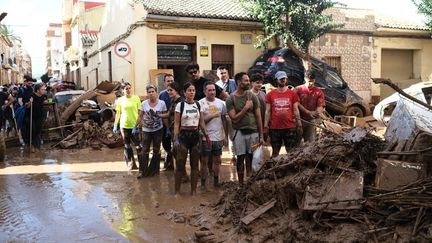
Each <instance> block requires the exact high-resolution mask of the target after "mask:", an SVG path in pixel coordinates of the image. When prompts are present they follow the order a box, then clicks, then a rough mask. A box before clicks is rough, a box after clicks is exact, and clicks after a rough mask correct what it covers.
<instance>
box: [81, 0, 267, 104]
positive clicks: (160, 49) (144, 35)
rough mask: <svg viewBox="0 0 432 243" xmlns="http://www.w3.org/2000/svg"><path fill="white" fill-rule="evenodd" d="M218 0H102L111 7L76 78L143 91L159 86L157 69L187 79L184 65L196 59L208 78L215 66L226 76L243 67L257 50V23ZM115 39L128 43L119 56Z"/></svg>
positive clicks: (257, 52)
mask: <svg viewBox="0 0 432 243" xmlns="http://www.w3.org/2000/svg"><path fill="white" fill-rule="evenodd" d="M149 2H150V3H149ZM224 2H225V1H222V3H221V2H218V3H216V2H210V1H209V2H208V4H207V5H206V4H204V5H203V4H201V5H199V4H197V1H195V0H194V1H190V2H189V3H186V5H184V6H180V5H179V3H177V2H175V1H172V0H167V1H163V2H157V1H153V3H152V1H139V0H137V1H134V3H133V4H127V3H123V2H118V1H109V2H107V10H112V11H113V12H110V13H107V14H106V19H105V20H104V22H103V24H102V28H101V32H100V35H99V39H98V41H97V42H96V43H95V44H94V45H93V46H92V50H91V51H89V52H88V66H87V67H86V68H83V70H82V79H88V80H89V85H88V86H89V87H87V88H92V87H95V86H96V85H97V84H98V83H99V82H101V81H104V80H108V81H121V80H124V81H129V82H131V83H132V85H134V87H135V93H136V94H138V95H140V96H145V86H146V85H147V84H150V83H151V84H156V85H158V86H159V87H160V89H162V88H163V85H162V80H161V76H160V74H164V73H173V74H174V75H175V78H176V80H177V81H180V82H185V81H187V76H186V73H185V71H184V68H185V67H186V65H187V64H190V63H198V64H199V65H200V69H201V73H202V75H204V76H206V77H209V78H214V77H215V76H214V75H213V71H214V70H215V69H216V68H217V67H218V66H219V65H223V66H226V67H227V68H228V70H229V71H230V73H231V75H233V74H234V73H236V72H240V71H247V69H248V68H249V67H250V66H251V65H252V63H253V61H254V60H255V58H256V57H258V56H259V55H260V54H261V52H262V50H260V49H255V48H254V40H255V39H256V37H257V36H258V35H260V34H261V33H262V32H261V30H262V26H261V24H260V23H258V22H255V21H253V20H252V19H250V17H249V16H250V15H249V14H248V13H246V12H244V11H245V10H244V9H243V8H241V6H240V5H236V4H234V5H233V6H232V8H231V10H230V11H226V9H227V8H226V4H224ZM229 2H230V3H233V2H234V3H235V2H236V1H229ZM238 4H239V3H238ZM198 6H201V7H198ZM203 6H206V7H203ZM119 42H124V43H127V45H128V46H129V47H130V52H129V53H126V54H127V55H126V56H124V57H122V56H121V55H118V54H119V53H116V50H115V46H116V43H119ZM120 54H121V53H120Z"/></svg>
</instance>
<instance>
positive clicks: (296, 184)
mask: <svg viewBox="0 0 432 243" xmlns="http://www.w3.org/2000/svg"><path fill="white" fill-rule="evenodd" d="M384 146H385V144H384V141H383V140H381V139H380V138H378V137H376V136H373V135H371V134H370V133H369V132H367V131H366V130H365V129H363V128H354V129H352V130H350V131H349V132H348V133H345V134H340V135H337V134H332V135H328V136H326V137H323V138H321V139H319V140H317V141H315V142H313V143H309V144H306V145H305V146H304V147H301V148H297V149H293V150H291V151H290V152H289V153H288V154H286V155H281V156H279V157H277V158H275V159H271V160H268V161H266V162H265V163H264V165H263V166H262V167H261V168H260V170H259V171H257V172H256V173H254V174H253V175H252V176H251V177H250V178H249V180H248V181H247V183H246V185H245V186H244V188H237V186H238V185H237V184H236V183H227V184H225V190H224V193H223V195H222V196H221V198H220V200H219V201H218V202H217V203H216V204H215V205H213V206H212V207H211V210H210V213H207V214H209V215H208V216H210V217H214V218H215V219H216V220H215V222H217V223H215V224H214V225H211V224H208V225H204V226H205V227H207V228H209V229H218V230H219V229H220V230H219V231H221V232H223V234H217V233H216V232H213V233H214V234H215V235H217V236H218V237H219V238H217V240H216V241H219V240H222V241H223V240H229V239H231V240H237V241H238V240H252V241H257V242H264V241H272V242H274V241H276V242H286V241H292V240H294V241H314V242H315V241H317V242H354V241H356V242H358V241H375V242H378V241H386V240H388V239H410V240H414V241H420V242H422V241H424V242H426V241H428V240H431V239H432V235H431V233H432V217H431V216H432V203H431V201H432V178H429V179H421V180H418V181H416V182H415V183H410V184H408V185H405V186H403V187H398V188H393V189H382V187H380V188H381V189H377V188H376V187H375V184H376V180H377V179H376V178H375V175H376V170H377V154H378V152H379V151H382V150H383V148H384ZM423 178H424V177H423ZM397 179H398V178H394V179H393V180H397ZM205 211H208V208H207V209H203V210H202V212H203V213H206V212H205ZM233 226H235V227H233ZM197 241H200V240H199V239H197Z"/></svg>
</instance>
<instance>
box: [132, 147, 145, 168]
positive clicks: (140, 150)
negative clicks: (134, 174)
mask: <svg viewBox="0 0 432 243" xmlns="http://www.w3.org/2000/svg"><path fill="white" fill-rule="evenodd" d="M136 152H137V159H138V165H139V164H140V163H141V161H142V160H143V154H142V148H141V147H136ZM132 169H133V170H137V169H138V166H137V164H136V163H134V164H133V166H132Z"/></svg>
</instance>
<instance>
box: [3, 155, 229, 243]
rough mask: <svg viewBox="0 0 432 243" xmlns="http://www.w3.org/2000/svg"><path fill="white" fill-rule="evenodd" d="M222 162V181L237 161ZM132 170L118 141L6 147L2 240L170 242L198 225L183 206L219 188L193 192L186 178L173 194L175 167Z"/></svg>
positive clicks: (209, 198) (203, 201)
mask: <svg viewBox="0 0 432 243" xmlns="http://www.w3.org/2000/svg"><path fill="white" fill-rule="evenodd" d="M226 161H228V159H227V160H226ZM222 169H223V177H222V180H232V179H234V178H235V168H234V167H232V166H231V165H229V164H226V163H224V164H223V166H222ZM135 174H136V172H128V171H126V166H125V164H124V161H123V152H122V149H121V148H120V149H107V148H106V149H105V148H104V149H102V150H93V149H80V150H49V149H42V151H41V152H40V153H34V154H31V155H30V154H29V153H25V152H23V151H22V150H21V149H19V148H16V149H10V150H8V155H7V156H6V160H5V162H4V164H3V165H1V167H0V241H1V242H7V241H19V242H22V241H24V242H28V241H29V242H64V241H72V242H74V241H79V242H129V241H132V242H173V241H177V240H178V239H187V238H188V237H190V236H191V235H193V232H194V231H195V230H196V228H194V227H192V226H190V224H189V223H188V222H189V221H191V219H190V216H186V215H184V214H183V212H185V209H191V210H192V209H193V207H195V206H199V205H207V204H210V203H212V202H214V201H215V200H216V199H217V198H218V197H219V196H220V194H221V192H220V191H213V189H212V187H211V186H209V192H199V193H198V195H197V196H196V197H190V196H189V191H190V185H189V184H183V185H182V192H183V194H182V195H181V196H179V197H176V198H175V197H174V196H173V195H174V188H173V184H174V183H173V172H163V171H162V172H161V173H160V175H159V176H155V177H152V178H145V179H141V180H137V179H136V175H135ZM189 212H190V211H189Z"/></svg>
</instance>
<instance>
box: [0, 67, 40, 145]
mask: <svg viewBox="0 0 432 243" xmlns="http://www.w3.org/2000/svg"><path fill="white" fill-rule="evenodd" d="M46 93H47V86H46V85H45V84H44V83H42V82H39V83H36V79H33V78H32V77H30V76H27V75H26V76H24V82H23V84H21V85H16V84H10V85H3V86H2V90H1V92H0V107H1V109H0V128H1V130H2V131H3V132H4V134H5V136H6V137H8V136H9V135H10V133H12V134H14V135H17V134H19V135H20V137H21V138H22V142H23V145H24V146H25V148H28V149H29V150H30V151H31V152H36V151H37V150H39V149H40V147H41V143H42V139H41V132H42V125H43V122H44V118H45V115H46V113H45V111H44V109H43V106H44V104H45V103H47V102H48V97H47V95H46Z"/></svg>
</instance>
